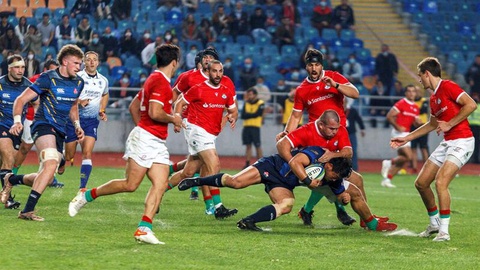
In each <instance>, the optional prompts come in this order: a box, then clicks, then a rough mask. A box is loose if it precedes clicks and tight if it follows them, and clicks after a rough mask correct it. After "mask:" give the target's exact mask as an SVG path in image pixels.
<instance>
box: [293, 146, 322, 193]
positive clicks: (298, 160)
mask: <svg viewBox="0 0 480 270" xmlns="http://www.w3.org/2000/svg"><path fill="white" fill-rule="evenodd" d="M288 165H290V169H292V172H293V173H294V174H295V176H297V178H298V179H299V180H300V181H302V182H305V181H306V183H305V184H308V187H309V188H316V187H318V186H319V185H320V181H319V180H310V181H309V180H308V179H310V178H309V177H308V175H307V172H306V171H305V167H306V166H308V165H310V160H309V158H308V157H307V155H305V154H304V153H298V154H296V155H295V156H294V157H293V158H292V159H290V161H289V162H288Z"/></svg>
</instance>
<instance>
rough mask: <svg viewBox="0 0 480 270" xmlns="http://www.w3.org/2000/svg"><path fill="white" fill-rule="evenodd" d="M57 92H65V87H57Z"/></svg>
mask: <svg viewBox="0 0 480 270" xmlns="http://www.w3.org/2000/svg"><path fill="white" fill-rule="evenodd" d="M57 93H58V94H65V89H63V88H57Z"/></svg>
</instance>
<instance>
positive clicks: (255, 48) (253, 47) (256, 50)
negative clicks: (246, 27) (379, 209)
mask: <svg viewBox="0 0 480 270" xmlns="http://www.w3.org/2000/svg"><path fill="white" fill-rule="evenodd" d="M260 48H261V46H259V45H257V44H245V45H243V53H244V54H246V55H255V54H258V55H260ZM274 50H275V51H277V50H276V48H275V49H274Z"/></svg>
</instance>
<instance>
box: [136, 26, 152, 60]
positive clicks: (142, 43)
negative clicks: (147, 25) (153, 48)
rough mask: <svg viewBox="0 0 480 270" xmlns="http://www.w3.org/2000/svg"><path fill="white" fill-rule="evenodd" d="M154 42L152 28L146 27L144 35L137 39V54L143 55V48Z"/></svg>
mask: <svg viewBox="0 0 480 270" xmlns="http://www.w3.org/2000/svg"><path fill="white" fill-rule="evenodd" d="M152 42H153V39H152V34H151V33H150V30H148V29H145V31H143V35H142V37H141V38H139V39H138V41H137V46H136V51H137V52H136V55H137V56H138V57H141V54H142V50H143V49H145V47H146V46H147V45H148V44H150V43H152Z"/></svg>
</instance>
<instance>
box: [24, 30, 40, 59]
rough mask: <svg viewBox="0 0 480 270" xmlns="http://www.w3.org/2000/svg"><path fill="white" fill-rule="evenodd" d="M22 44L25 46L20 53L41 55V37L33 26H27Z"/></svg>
mask: <svg viewBox="0 0 480 270" xmlns="http://www.w3.org/2000/svg"><path fill="white" fill-rule="evenodd" d="M23 42H24V44H25V45H24V46H23V50H22V53H26V52H28V51H30V50H31V51H33V52H34V54H36V55H40V54H41V53H42V35H41V34H40V33H39V32H38V31H37V27H36V26H35V25H29V26H28V32H27V33H26V34H25V36H24V38H23Z"/></svg>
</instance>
